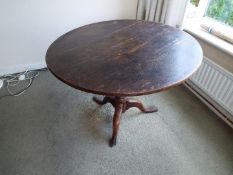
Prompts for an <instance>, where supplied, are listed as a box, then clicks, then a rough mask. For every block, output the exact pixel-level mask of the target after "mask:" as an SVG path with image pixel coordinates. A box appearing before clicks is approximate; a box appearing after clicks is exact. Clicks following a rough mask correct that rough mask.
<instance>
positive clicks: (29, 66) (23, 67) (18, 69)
mask: <svg viewBox="0 0 233 175" xmlns="http://www.w3.org/2000/svg"><path fill="white" fill-rule="evenodd" d="M46 67H47V66H46V64H45V63H44V62H41V63H35V64H25V65H16V66H11V67H7V68H0V77H1V76H3V75H9V74H15V73H19V72H24V71H26V70H37V69H42V68H46Z"/></svg>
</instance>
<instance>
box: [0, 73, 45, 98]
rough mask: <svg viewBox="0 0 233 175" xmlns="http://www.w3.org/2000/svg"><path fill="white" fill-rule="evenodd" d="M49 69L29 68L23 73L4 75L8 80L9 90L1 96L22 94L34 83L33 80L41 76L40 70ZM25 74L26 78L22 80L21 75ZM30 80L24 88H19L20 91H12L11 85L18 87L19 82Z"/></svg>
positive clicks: (7, 87) (4, 79) (3, 77)
mask: <svg viewBox="0 0 233 175" xmlns="http://www.w3.org/2000/svg"><path fill="white" fill-rule="evenodd" d="M45 70H47V69H40V70H33V71H32V70H31V71H29V70H28V69H27V70H26V71H24V72H22V73H18V74H14V75H4V76H2V78H1V79H2V80H3V81H6V83H7V85H6V89H7V92H8V95H5V96H2V97H0V98H3V97H7V96H19V95H22V94H23V93H24V92H25V91H26V90H27V89H28V88H29V87H30V86H31V85H32V83H33V80H34V79H35V78H36V77H38V76H39V71H45ZM22 75H24V76H25V77H24V79H23V80H20V77H21V76H22ZM27 80H29V82H28V84H27V86H26V87H24V88H23V89H21V90H19V91H18V92H15V93H14V92H12V90H11V87H16V86H17V85H18V84H19V82H22V81H27Z"/></svg>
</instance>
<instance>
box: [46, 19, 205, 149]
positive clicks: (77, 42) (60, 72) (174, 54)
mask: <svg viewBox="0 0 233 175" xmlns="http://www.w3.org/2000/svg"><path fill="white" fill-rule="evenodd" d="M202 57H203V55H202V49H201V47H200V45H199V44H198V42H197V41H196V40H195V39H194V38H193V37H191V36H190V35H189V34H187V33H185V32H183V31H181V30H179V29H176V28H173V27H169V26H167V25H162V24H158V23H154V22H146V21H137V20H115V21H105V22H99V23H94V24H90V25H86V26H83V27H80V28H77V29H75V30H72V31H70V32H68V33H66V34H64V35H63V36H61V37H60V38H58V39H57V40H56V41H54V42H53V43H52V44H51V46H50V47H49V48H48V51H47V54H46V62H47V66H48V68H49V70H50V71H51V72H52V73H53V74H54V75H55V76H56V77H57V78H58V79H60V80H61V81H63V82H64V83H66V84H68V85H70V86H72V87H74V88H76V89H79V90H81V91H85V92H90V93H93V94H99V95H104V96H105V97H104V99H103V100H99V99H98V98H96V97H94V98H93V100H94V101H95V102H96V103H98V104H100V105H103V104H106V103H108V102H109V103H111V104H112V106H113V107H114V108H115V113H114V117H113V133H112V138H111V139H110V146H114V145H115V144H116V138H117V133H118V129H119V125H120V118H121V114H122V113H124V112H125V111H126V110H128V109H129V108H132V107H137V108H138V109H140V110H141V111H142V112H146V113H150V112H156V111H158V109H157V108H156V107H155V106H151V107H148V108H146V107H144V106H143V104H142V103H141V102H140V101H138V100H135V99H131V98H127V97H128V96H139V95H145V94H152V93H156V92H158V91H161V90H164V89H167V88H169V87H172V86H175V85H178V84H180V83H182V82H184V81H185V80H186V79H187V78H188V77H189V76H191V75H192V74H193V73H194V72H195V71H196V70H197V69H198V67H199V66H200V64H201V62H202Z"/></svg>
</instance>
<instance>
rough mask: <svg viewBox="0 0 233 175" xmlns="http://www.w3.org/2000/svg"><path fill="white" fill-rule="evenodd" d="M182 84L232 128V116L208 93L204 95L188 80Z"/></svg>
mask: <svg viewBox="0 0 233 175" xmlns="http://www.w3.org/2000/svg"><path fill="white" fill-rule="evenodd" d="M184 85H185V86H186V87H187V88H188V89H189V90H190V91H191V92H192V93H193V94H194V95H196V96H197V97H198V98H199V99H200V100H201V101H202V102H203V103H204V104H205V105H207V107H209V108H210V109H211V110H212V111H213V112H214V113H215V114H216V115H217V116H219V117H220V118H221V119H222V120H223V121H224V122H226V123H227V124H228V125H229V126H230V127H231V128H233V121H232V120H231V118H232V116H231V114H230V113H228V112H227V111H226V110H224V109H223V108H222V107H221V106H220V105H218V104H217V103H216V102H214V101H213V100H212V99H211V98H210V97H208V95H206V94H205V93H204V92H203V91H202V90H201V89H199V88H198V87H197V86H196V85H195V84H193V83H192V82H191V81H190V80H188V81H186V82H185V83H184Z"/></svg>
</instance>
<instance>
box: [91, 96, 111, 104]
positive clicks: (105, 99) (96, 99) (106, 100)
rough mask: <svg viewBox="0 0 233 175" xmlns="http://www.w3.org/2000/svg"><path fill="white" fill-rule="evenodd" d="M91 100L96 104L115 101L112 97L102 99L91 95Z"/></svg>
mask: <svg viewBox="0 0 233 175" xmlns="http://www.w3.org/2000/svg"><path fill="white" fill-rule="evenodd" d="M92 100H93V101H94V102H96V103H97V104H99V105H104V104H107V103H113V102H114V101H115V99H114V98H113V97H104V99H103V100H100V99H99V98H98V97H95V96H94V97H93V98H92Z"/></svg>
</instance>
